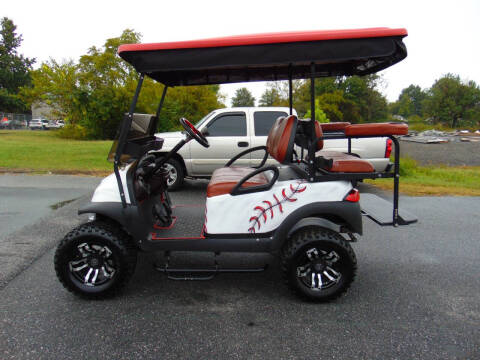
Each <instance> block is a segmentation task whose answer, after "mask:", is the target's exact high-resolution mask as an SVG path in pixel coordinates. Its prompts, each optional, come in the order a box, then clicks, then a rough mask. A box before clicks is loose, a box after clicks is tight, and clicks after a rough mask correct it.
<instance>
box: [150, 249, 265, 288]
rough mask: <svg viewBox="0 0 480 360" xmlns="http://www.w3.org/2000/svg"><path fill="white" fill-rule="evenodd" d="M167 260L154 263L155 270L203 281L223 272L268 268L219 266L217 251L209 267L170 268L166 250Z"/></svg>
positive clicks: (168, 254)
mask: <svg viewBox="0 0 480 360" xmlns="http://www.w3.org/2000/svg"><path fill="white" fill-rule="evenodd" d="M165 256H166V258H167V261H166V262H165V264H164V265H163V266H161V265H157V264H155V265H154V268H155V270H157V271H160V272H163V273H164V274H166V275H167V278H168V279H169V280H184V281H205V280H211V279H213V278H214V277H215V276H216V275H218V274H222V273H223V274H225V273H259V272H263V271H265V270H266V269H267V268H268V264H266V265H265V266H263V267H261V268H250V269H248V268H220V267H219V266H218V263H217V253H215V260H214V266H213V267H211V268H197V269H194V268H191V269H190V268H171V267H170V266H169V263H170V253H169V252H166V253H165Z"/></svg>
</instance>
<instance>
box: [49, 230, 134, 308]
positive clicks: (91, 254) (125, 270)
mask: <svg viewBox="0 0 480 360" xmlns="http://www.w3.org/2000/svg"><path fill="white" fill-rule="evenodd" d="M54 262H55V272H56V273H57V277H58V279H59V280H60V282H61V283H62V285H63V286H64V287H65V288H66V289H67V290H68V291H70V292H72V293H74V294H75V295H78V296H80V297H83V298H89V299H100V298H107V297H111V296H113V295H115V294H116V293H118V292H119V291H120V290H121V289H122V288H123V287H125V285H126V284H127V283H128V281H129V280H130V278H131V277H132V275H133V273H134V272H135V267H136V263H137V249H136V247H135V246H134V244H133V243H132V241H131V239H130V237H129V236H128V235H127V234H126V233H125V232H123V230H121V229H116V228H115V227H113V226H111V225H110V224H107V223H103V222H90V223H86V224H83V225H80V226H79V227H77V228H75V229H74V230H72V231H71V232H69V233H68V234H67V235H66V236H65V238H64V239H63V240H62V241H61V242H60V244H59V245H58V247H57V250H56V252H55V259H54Z"/></svg>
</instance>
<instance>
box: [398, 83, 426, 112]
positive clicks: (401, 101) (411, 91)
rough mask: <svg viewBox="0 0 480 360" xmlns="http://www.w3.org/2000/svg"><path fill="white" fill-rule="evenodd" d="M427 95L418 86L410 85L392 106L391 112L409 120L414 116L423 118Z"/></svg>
mask: <svg viewBox="0 0 480 360" xmlns="http://www.w3.org/2000/svg"><path fill="white" fill-rule="evenodd" d="M426 97H427V94H426V92H425V91H423V90H422V89H421V88H420V86H418V85H413V84H412V85H410V86H408V87H406V88H405V89H403V90H402V92H401V93H400V95H399V97H398V100H397V101H395V102H394V103H392V104H391V105H390V111H391V112H392V114H394V115H401V116H403V117H405V118H408V117H410V116H413V115H417V116H422V115H423V108H422V106H423V105H422V104H423V101H424V100H425V98H426Z"/></svg>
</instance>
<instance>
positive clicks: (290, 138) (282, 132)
mask: <svg viewBox="0 0 480 360" xmlns="http://www.w3.org/2000/svg"><path fill="white" fill-rule="evenodd" d="M297 125H298V119H297V117H296V116H295V115H290V116H287V117H285V116H281V117H279V118H278V119H277V120H275V123H274V124H273V126H272V128H271V129H270V132H269V133H268V138H267V151H268V153H269V154H270V156H272V157H273V158H274V159H275V160H277V161H278V162H280V163H282V164H286V163H289V162H291V161H292V154H293V145H294V140H295V133H296V132H297Z"/></svg>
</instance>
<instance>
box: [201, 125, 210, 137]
mask: <svg viewBox="0 0 480 360" xmlns="http://www.w3.org/2000/svg"><path fill="white" fill-rule="evenodd" d="M200 132H201V133H202V135H203V136H208V135H210V134H209V133H208V128H207V127H206V126H205V127H204V128H203V129H202V130H200Z"/></svg>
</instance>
